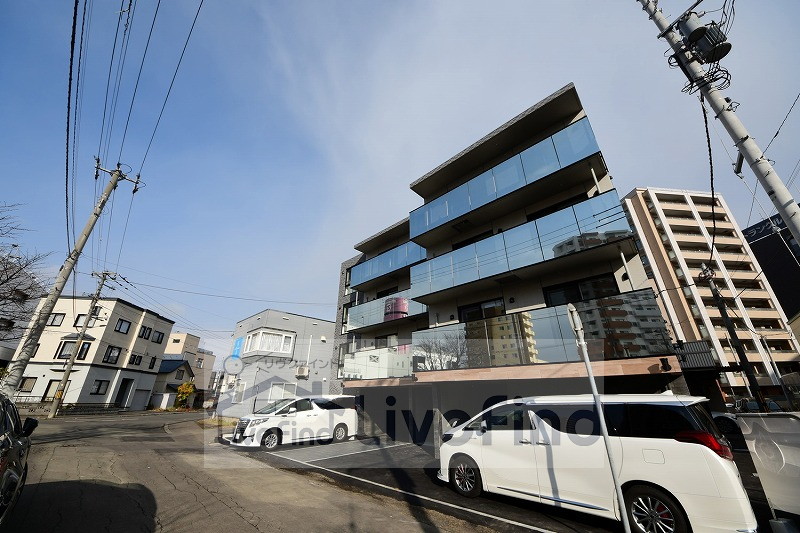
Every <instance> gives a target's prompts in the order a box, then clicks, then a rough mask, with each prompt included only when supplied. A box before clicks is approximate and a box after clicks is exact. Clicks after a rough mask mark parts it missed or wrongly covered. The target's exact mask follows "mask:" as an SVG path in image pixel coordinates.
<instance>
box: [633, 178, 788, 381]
mask: <svg viewBox="0 0 800 533" xmlns="http://www.w3.org/2000/svg"><path fill="white" fill-rule="evenodd" d="M623 202H624V205H625V208H626V210H627V212H628V213H629V215H630V218H631V222H632V225H633V226H634V228H635V230H636V232H637V233H638V235H639V239H640V240H639V243H638V245H639V248H640V250H641V252H642V253H643V255H644V257H645V258H646V260H645V267H646V269H647V274H648V277H650V278H651V279H652V280H653V282H654V284H655V289H656V291H657V293H658V295H659V301H660V303H661V305H662V309H663V311H664V316H666V317H667V320H668V325H669V328H670V330H671V334H672V336H673V338H674V339H675V340H676V341H698V340H706V341H708V342H710V343H711V346H712V351H713V356H714V360H715V362H716V363H717V365H718V366H719V370H721V371H722V372H721V373H720V374H719V385H720V387H721V389H722V391H723V393H725V394H731V393H735V394H743V395H745V394H748V391H747V386H746V379H745V378H744V375H743V373H742V372H739V371H738V358H737V356H736V353H735V352H734V350H733V348H732V344H731V342H730V338H729V334H728V331H727V329H726V328H725V326H724V323H723V319H722V316H721V314H720V311H719V309H718V308H717V306H716V305H715V302H714V298H713V296H712V294H711V289H710V288H709V285H708V282H707V281H701V280H700V279H699V275H700V272H701V265H703V264H706V265H707V266H709V267H711V268H712V269H713V270H714V272H715V278H714V281H715V283H716V285H717V287H718V288H719V289H720V292H721V294H722V296H723V298H724V299H725V303H726V307H727V308H728V314H729V316H730V317H731V320H732V321H733V324H734V326H735V329H736V335H737V337H738V338H739V339H740V340H741V342H742V345H743V347H744V349H745V352H746V355H747V359H748V361H750V362H751V363H752V364H753V369H754V371H755V373H756V376H757V378H758V382H759V385H761V386H763V387H768V388H767V389H766V391H765V392H768V393H770V392H771V393H776V394H777V393H779V389H777V388H774V387H775V386H777V385H778V379H777V376H778V373H780V374H781V375H783V374H787V373H790V372H796V371H798V370H800V355H798V353H799V350H800V345H799V344H798V342H797V339H796V337H795V335H794V333H793V332H792V330H791V328H790V327H789V321H788V320H787V317H786V315H785V314H784V312H783V310H782V309H781V306H780V304H779V303H778V300H777V298H776V296H775V293H774V291H773V288H772V287H771V286H770V284H769V282H768V281H767V279H766V277H765V276H764V275H762V269H761V266H760V265H759V264H758V261H757V260H756V258H755V256H754V255H753V253H752V251H751V249H750V247H749V245H748V244H747V241H746V240H745V237H744V235H743V233H742V230H741V229H740V227H739V225H738V224H737V223H736V220H735V219H734V217H733V215H732V214H731V212H730V209H729V208H728V205H727V204H726V203H725V200H724V199H723V198H722V197H721V196H720V195H716V199H714V198H712V196H711V194H710V193H707V192H696V191H685V190H672V189H658V188H637V189H635V190H633V191H631V192H630V194H628V195H627V196H626V197H625V198H624V200H623ZM714 226H716V233H715V235H716V236H715V237H713V242H714V245H713V250H712V233H714ZM728 367H730V368H732V369H736V370H737V371H725V370H726V368H728ZM685 370H686V369H685Z"/></svg>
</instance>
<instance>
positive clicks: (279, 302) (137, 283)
mask: <svg viewBox="0 0 800 533" xmlns="http://www.w3.org/2000/svg"><path fill="white" fill-rule="evenodd" d="M126 281H127V280H126ZM131 283H134V282H131ZM135 283H136V285H138V286H140V287H150V288H152V289H161V290H164V291H172V292H181V293H184V294H194V295H196V296H208V297H209V298H222V299H225V300H241V301H245V302H262V303H271V304H292V305H320V306H332V307H333V306H336V304H335V303H327V302H326V303H321V302H292V301H283V300H266V299H263V298H249V297H246V296H227V295H224V294H211V293H205V292H196V291H187V290H183V289H174V288H171V287H162V286H159V285H150V284H147V283H141V282H138V281H137V282H135Z"/></svg>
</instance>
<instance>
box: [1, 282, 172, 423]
mask: <svg viewBox="0 0 800 533" xmlns="http://www.w3.org/2000/svg"><path fill="white" fill-rule="evenodd" d="M43 302H44V298H42V299H41V300H40V301H39V304H38V307H37V309H36V312H38V311H39V309H41V306H42V304H43ZM90 304H91V298H89V297H77V296H76V297H71V296H62V297H61V298H59V300H58V301H57V302H56V305H55V308H54V309H53V312H52V313H51V314H50V316H49V318H48V320H47V326H46V327H45V329H44V332H43V333H42V336H41V338H40V342H39V344H38V345H37V347H36V351H35V353H34V355H33V358H32V359H31V360H30V362H29V363H28V366H27V367H26V368H25V372H24V374H23V378H22V380H21V381H20V384H19V387H18V390H17V393H16V395H15V399H16V400H17V402H18V403H38V402H42V401H52V399H53V396H54V394H55V392H56V389H57V387H58V383H59V382H60V381H61V378H62V376H63V375H64V369H65V367H66V364H67V360H68V359H69V357H70V353H71V351H72V349H73V347H74V346H75V343H76V341H77V337H78V332H79V331H80V329H81V327H82V325H83V324H84V322H85V321H86V320H88V321H89V327H88V329H87V330H86V335H85V337H84V340H83V341H82V342H81V346H80V349H79V352H78V356H77V359H76V361H75V364H74V366H73V368H72V373H71V374H70V380H69V382H68V384H67V388H66V391H65V394H64V400H63V402H64V404H115V405H117V406H119V407H122V408H129V409H131V410H143V409H145V408H146V407H147V403H148V400H149V399H150V394H151V392H152V390H153V383H154V382H155V379H156V374H157V373H158V370H159V364H160V361H161V360H162V359H163V354H164V347H165V346H166V340H167V338H168V336H169V334H170V332H171V331H172V326H173V324H174V322H173V321H172V320H170V319H168V318H165V317H163V316H161V315H159V314H157V313H154V312H153V311H150V310H149V309H144V308H142V307H139V306H137V305H134V304H132V303H130V302H126V301H125V300H122V299H120V298H101V299H100V300H98V302H97V305H95V306H94V308H93V309H89V306H90ZM20 350H21V347H18V348H17V350H16V352H15V353H14V358H15V359H16V358H17V357H19V352H20Z"/></svg>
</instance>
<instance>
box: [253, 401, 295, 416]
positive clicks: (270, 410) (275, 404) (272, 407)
mask: <svg viewBox="0 0 800 533" xmlns="http://www.w3.org/2000/svg"><path fill="white" fill-rule="evenodd" d="M293 401H294V399H293V398H290V399H283V400H272V401H271V402H269V403H268V404H267V405H266V406H264V407H262V408H261V409H259V410H258V411H256V412H255V413H254V414H257V415H271V414H274V413H275V412H276V411H279V410H281V409H283V408H284V407H286V406H287V405H289V404H290V403H292V402H293Z"/></svg>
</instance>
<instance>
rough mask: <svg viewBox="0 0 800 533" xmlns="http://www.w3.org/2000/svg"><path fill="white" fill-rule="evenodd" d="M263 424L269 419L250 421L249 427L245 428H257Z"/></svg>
mask: <svg viewBox="0 0 800 533" xmlns="http://www.w3.org/2000/svg"><path fill="white" fill-rule="evenodd" d="M265 422H269V418H261V419H258V420H251V421H250V425H249V426H247V427H255V426H259V425H261V424H264V423H265Z"/></svg>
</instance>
